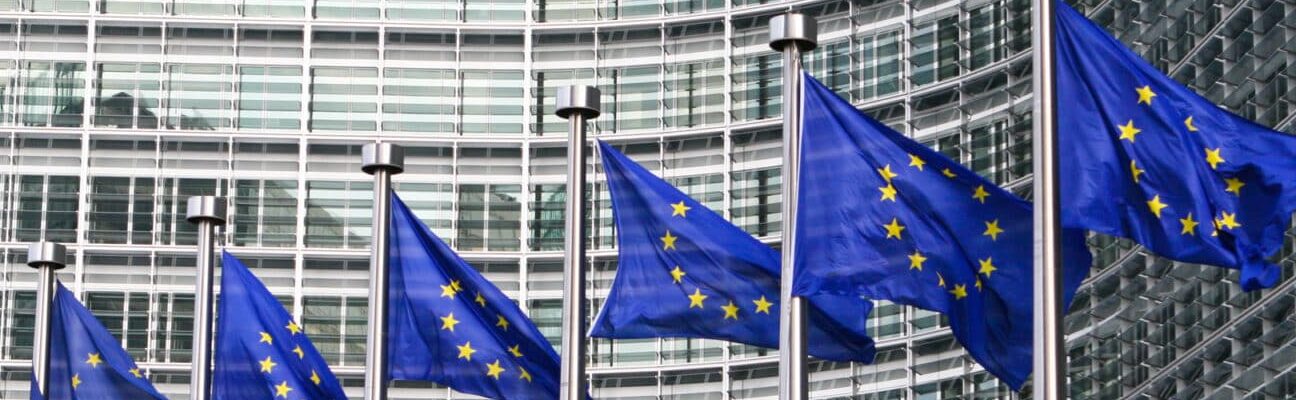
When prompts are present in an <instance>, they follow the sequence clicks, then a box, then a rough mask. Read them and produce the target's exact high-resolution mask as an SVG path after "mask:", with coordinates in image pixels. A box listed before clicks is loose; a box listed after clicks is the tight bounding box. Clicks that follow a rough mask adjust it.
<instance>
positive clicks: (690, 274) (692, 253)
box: [590, 141, 875, 363]
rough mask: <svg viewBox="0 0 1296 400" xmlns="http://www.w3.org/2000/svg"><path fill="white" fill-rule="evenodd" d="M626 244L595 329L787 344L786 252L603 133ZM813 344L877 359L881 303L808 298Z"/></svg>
mask: <svg viewBox="0 0 1296 400" xmlns="http://www.w3.org/2000/svg"><path fill="white" fill-rule="evenodd" d="M599 150H600V153H601V154H602V157H603V170H604V171H606V173H607V179H608V190H609V192H611V195H612V214H613V217H614V218H615V220H616V228H617V233H618V236H617V245H618V248H619V257H618V263H617V264H618V266H617V273H616V280H615V281H614V282H613V283H612V290H611V291H610V292H609V293H608V297H607V301H606V302H605V303H604V304H603V310H602V311H601V312H600V313H599V316H598V318H597V319H596V320H595V322H594V328H593V330H592V332H591V333H590V335H591V336H596V337H606V338H619V339H629V338H652V337H692V338H707V339H721V340H728V341H732V342H739V343H746V344H750V345H753V346H761V347H769V348H777V347H778V335H779V330H778V329H779V313H778V307H779V304H778V301H779V282H780V280H779V274H780V273H781V271H780V268H779V266H780V265H782V263H781V260H780V257H779V252H778V251H776V250H774V249H772V248H770V247H769V246H767V245H765V244H764V243H761V242H760V241H758V240H756V239H755V238H752V236H751V235H749V234H747V232H744V231H743V230H741V229H739V228H738V227H736V226H734V225H733V224H731V223H729V221H726V220H725V219H724V217H721V216H720V215H719V214H716V213H715V212H713V211H711V210H709V209H707V208H706V207H705V206H703V205H702V204H700V203H698V202H697V201H694V200H693V199H691V198H689V197H688V196H687V195H685V194H684V193H683V192H680V191H679V190H678V189H676V188H674V187H672V186H671V185H670V184H669V183H666V181H664V180H662V179H661V178H658V177H657V176H655V175H653V174H652V173H651V172H648V170H646V169H644V168H643V167H641V166H639V164H636V163H635V162H634V161H632V160H630V159H629V158H627V157H626V156H625V155H624V154H621V152H619V151H617V150H616V149H614V148H613V147H612V146H610V145H608V144H607V143H604V142H602V141H600V142H599ZM808 302H809V304H810V307H809V310H810V314H809V328H810V330H809V333H810V337H809V338H808V342H809V348H808V349H807V350H808V353H809V354H810V355H813V356H815V357H818V358H823V359H828V360H834V361H859V362H865V363H868V362H873V356H874V354H875V351H874V348H873V339H872V338H870V337H869V336H868V334H867V333H866V331H865V328H866V327H867V323H868V314H869V312H870V311H872V307H873V305H872V303H871V302H869V301H867V300H861V299H860V298H859V296H858V295H836V294H816V295H814V296H810V297H809V299H808Z"/></svg>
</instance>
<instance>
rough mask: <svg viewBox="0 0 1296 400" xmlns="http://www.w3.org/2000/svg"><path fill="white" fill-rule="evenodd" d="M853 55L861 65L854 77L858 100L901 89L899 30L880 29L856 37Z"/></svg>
mask: <svg viewBox="0 0 1296 400" xmlns="http://www.w3.org/2000/svg"><path fill="white" fill-rule="evenodd" d="M855 40H856V41H857V44H856V49H858V52H857V56H856V58H857V59H859V60H860V62H861V64H862V65H861V66H860V69H859V73H858V76H857V77H856V79H858V80H859V82H860V84H859V88H858V89H857V91H856V93H855V97H856V98H857V99H859V100H865V99H871V98H874V97H881V96H885V95H888V94H892V93H896V92H899V91H900V32H899V31H893V32H883V33H878V34H868V35H861V36H858V37H856V39H855Z"/></svg>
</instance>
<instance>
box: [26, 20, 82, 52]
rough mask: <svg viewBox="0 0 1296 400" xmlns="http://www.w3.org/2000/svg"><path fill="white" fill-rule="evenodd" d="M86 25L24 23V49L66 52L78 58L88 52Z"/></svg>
mask: <svg viewBox="0 0 1296 400" xmlns="http://www.w3.org/2000/svg"><path fill="white" fill-rule="evenodd" d="M86 33H87V30H86V27H85V25H41V24H30V23H29V24H25V25H23V40H22V50H24V51H35V52H42V53H45V52H53V53H66V54H67V55H69V56H71V57H74V58H73V59H76V58H81V57H84V55H85V52H86Z"/></svg>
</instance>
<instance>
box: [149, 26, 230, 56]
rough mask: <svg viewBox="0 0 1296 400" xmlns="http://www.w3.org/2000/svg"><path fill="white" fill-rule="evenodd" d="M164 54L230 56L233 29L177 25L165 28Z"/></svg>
mask: <svg viewBox="0 0 1296 400" xmlns="http://www.w3.org/2000/svg"><path fill="white" fill-rule="evenodd" d="M166 54H167V55H173V56H232V55H234V30H232V29H221V28H194V27H179V28H169V29H167V42H166Z"/></svg>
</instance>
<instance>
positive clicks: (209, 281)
mask: <svg viewBox="0 0 1296 400" xmlns="http://www.w3.org/2000/svg"><path fill="white" fill-rule="evenodd" d="M185 219H187V220H188V221H189V222H190V223H193V224H195V225H198V249H197V251H198V253H197V254H196V256H197V257H196V260H197V269H198V271H197V272H198V277H197V279H196V280H195V282H194V285H195V288H194V303H195V307H196V310H195V312H196V313H197V315H196V316H195V318H194V342H193V343H194V350H193V366H192V368H191V370H190V372H189V373H190V375H189V376H190V378H189V398H190V399H193V400H207V399H210V398H211V367H212V339H213V338H212V333H214V332H215V330H214V328H215V327H216V325H215V324H213V323H212V321H213V320H214V319H215V310H216V307H215V305H216V299H215V296H216V257H215V254H214V252H215V250H216V227H217V226H219V225H225V199H224V198H222V197H216V196H190V197H189V200H188V203H187V204H186V208H185Z"/></svg>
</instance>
